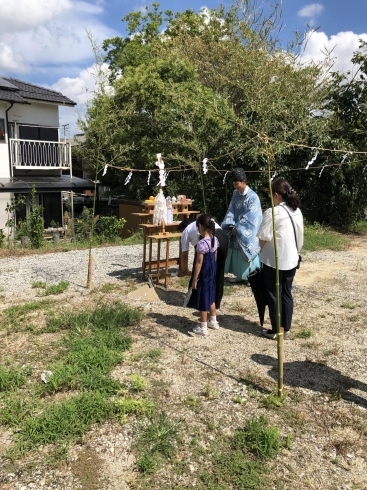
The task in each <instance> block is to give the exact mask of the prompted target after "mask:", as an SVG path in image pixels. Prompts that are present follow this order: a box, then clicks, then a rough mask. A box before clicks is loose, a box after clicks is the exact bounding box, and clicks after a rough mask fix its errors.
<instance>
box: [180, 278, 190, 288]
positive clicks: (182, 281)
mask: <svg viewBox="0 0 367 490" xmlns="http://www.w3.org/2000/svg"><path fill="white" fill-rule="evenodd" d="M189 282H190V276H183V277H180V286H181V287H182V288H185V289H187V288H188V287H189Z"/></svg>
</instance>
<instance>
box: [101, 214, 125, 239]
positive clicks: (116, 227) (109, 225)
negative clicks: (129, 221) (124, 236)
mask: <svg viewBox="0 0 367 490" xmlns="http://www.w3.org/2000/svg"><path fill="white" fill-rule="evenodd" d="M125 223H126V220H125V219H124V218H120V219H118V218H116V216H100V217H99V220H98V222H97V225H96V233H97V234H98V235H101V236H103V237H105V238H108V239H114V238H116V237H118V236H120V233H121V230H122V229H123V227H124V225H125Z"/></svg>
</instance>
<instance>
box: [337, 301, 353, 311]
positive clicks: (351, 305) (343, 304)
mask: <svg viewBox="0 0 367 490" xmlns="http://www.w3.org/2000/svg"><path fill="white" fill-rule="evenodd" d="M340 307H341V308H346V309H347V310H354V308H355V307H356V306H355V305H354V304H353V303H349V302H348V301H347V302H345V303H342V304H341V305H340Z"/></svg>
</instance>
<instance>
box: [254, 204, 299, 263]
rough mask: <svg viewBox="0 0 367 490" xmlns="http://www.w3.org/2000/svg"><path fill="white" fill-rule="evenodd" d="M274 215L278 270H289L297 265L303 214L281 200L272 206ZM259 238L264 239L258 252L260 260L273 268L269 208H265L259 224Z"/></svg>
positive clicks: (273, 254)
mask: <svg viewBox="0 0 367 490" xmlns="http://www.w3.org/2000/svg"><path fill="white" fill-rule="evenodd" d="M283 207H286V208H287V210H288V211H289V213H290V215H291V216H292V219H293V223H294V227H295V230H296V236H297V245H298V249H297V247H296V241H295V238H294V231H293V226H292V222H291V219H290V217H289V214H288V213H287V211H286V210H285V209H282V208H283ZM274 215H275V234H276V242H277V250H278V267H279V269H280V270H290V269H293V268H294V267H296V266H297V264H298V255H299V252H300V251H301V248H302V246H303V215H302V213H301V210H300V209H296V211H293V209H292V208H290V207H289V206H286V204H285V202H282V203H281V204H279V205H278V206H275V208H274ZM257 237H258V239H259V240H262V241H265V242H266V243H265V245H264V246H263V248H262V250H261V252H260V260H261V262H262V263H263V264H265V265H268V266H269V267H272V268H273V269H275V252H274V241H273V223H272V213H271V208H269V209H267V210H266V211H265V212H264V214H263V220H262V223H261V225H260V229H259V231H258V233H257Z"/></svg>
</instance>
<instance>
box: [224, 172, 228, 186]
mask: <svg viewBox="0 0 367 490" xmlns="http://www.w3.org/2000/svg"><path fill="white" fill-rule="evenodd" d="M227 174H228V172H226V173H225V174H224V177H223V184H225V182H226V178H227Z"/></svg>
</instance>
